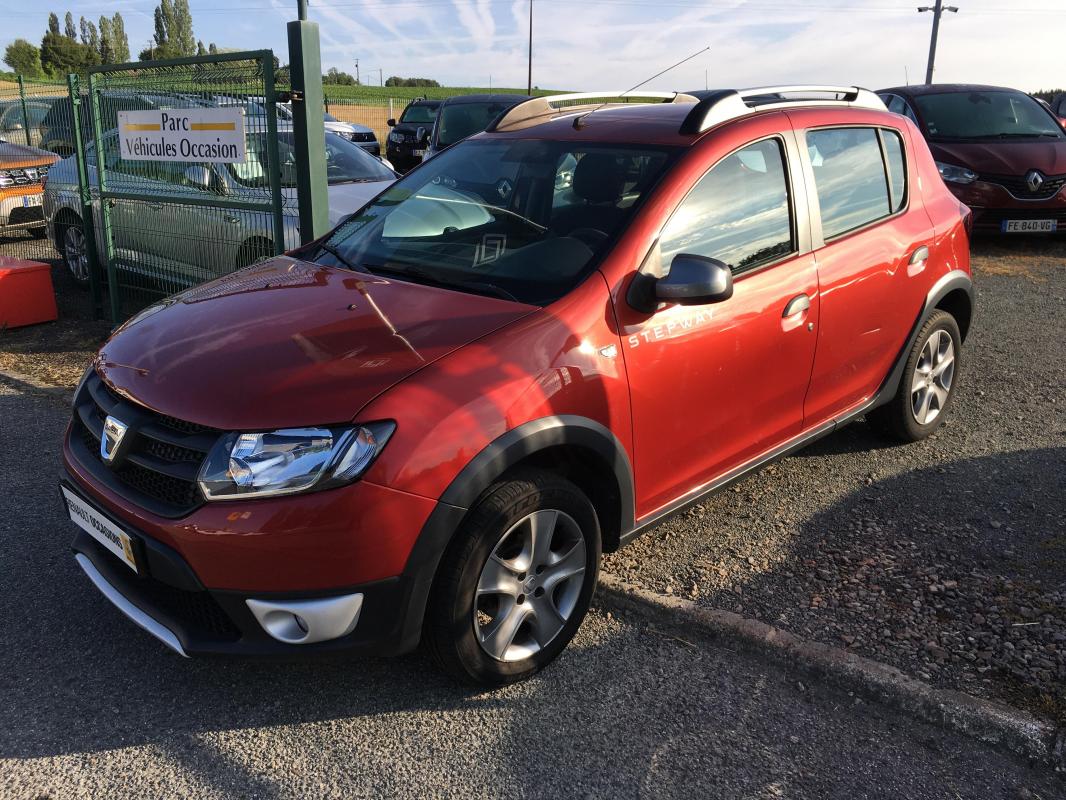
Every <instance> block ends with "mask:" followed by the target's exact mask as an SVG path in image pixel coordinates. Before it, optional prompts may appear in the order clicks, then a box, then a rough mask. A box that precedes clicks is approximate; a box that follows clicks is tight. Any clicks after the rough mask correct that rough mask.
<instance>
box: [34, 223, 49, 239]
mask: <svg viewBox="0 0 1066 800" xmlns="http://www.w3.org/2000/svg"><path fill="white" fill-rule="evenodd" d="M47 235H48V228H47V227H46V226H44V225H42V226H41V227H39V228H30V236H32V237H33V238H34V239H43V238H44V237H46V236H47Z"/></svg>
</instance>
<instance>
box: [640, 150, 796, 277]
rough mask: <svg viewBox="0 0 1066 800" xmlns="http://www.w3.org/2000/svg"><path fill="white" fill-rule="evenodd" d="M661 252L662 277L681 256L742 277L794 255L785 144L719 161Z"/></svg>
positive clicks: (682, 210) (672, 225) (674, 221)
mask: <svg viewBox="0 0 1066 800" xmlns="http://www.w3.org/2000/svg"><path fill="white" fill-rule="evenodd" d="M659 247H660V253H661V257H662V264H663V269H664V271H668V270H669V264H670V261H671V260H672V259H673V257H674V256H675V255H677V254H678V253H691V254H694V255H700V256H707V257H709V258H716V259H718V260H719V261H722V262H723V263H725V264H728V265H729V267H730V269H732V270H733V271H734V272H740V271H742V270H744V269H747V268H749V267H754V266H757V265H758V264H762V263H764V262H766V261H771V260H773V259H775V258H779V257H780V256H783V255H786V254H788V253H790V252H792V249H793V247H792V221H791V215H790V213H789V202H788V178H787V174H786V171H785V161H784V154H783V152H782V150H781V143H780V142H779V141H778V140H776V139H769V140H767V141H764V142H758V143H756V144H753V145H749V146H748V147H745V148H743V149H741V150H738V151H737V152H735V153H733V154H732V155H729V156H726V157H725V158H724V159H722V160H721V161H719V162H718V163H717V164H716V165H715V166H714V167H713V168H712V169H711V171H710V172H708V173H707V174H706V175H704V176H703V177H702V178H701V179H700V182H699V183H698V184H696V186H695V188H694V189H693V190H692V192H691V193H690V194H689V195H688V197H686V198H685V200H684V201H683V202H682V203H681V205H680V206H679V207H678V209H677V211H675V212H674V214H673V216H672V217H671V218H670V222H669V223H667V225H666V229H665V230H664V231H663V234H662V237H661V238H660V240H659Z"/></svg>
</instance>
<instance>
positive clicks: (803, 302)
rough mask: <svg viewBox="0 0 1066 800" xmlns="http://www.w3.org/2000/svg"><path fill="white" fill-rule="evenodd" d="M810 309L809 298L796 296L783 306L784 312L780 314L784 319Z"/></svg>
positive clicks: (803, 295) (801, 295)
mask: <svg viewBox="0 0 1066 800" xmlns="http://www.w3.org/2000/svg"><path fill="white" fill-rule="evenodd" d="M810 307H811V298H809V297H808V296H807V295H805V294H798V295H796V296H795V297H793V298H792V299H791V300H789V301H788V305H786V306H785V310H784V311H783V312H782V313H781V316H782V317H785V318H788V317H793V316H795V315H796V314H799V313H800V312H802V311H806V310H807V309H808V308H810Z"/></svg>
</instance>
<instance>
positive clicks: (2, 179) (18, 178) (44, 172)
mask: <svg viewBox="0 0 1066 800" xmlns="http://www.w3.org/2000/svg"><path fill="white" fill-rule="evenodd" d="M47 177H48V167H47V166H44V165H42V166H39V167H16V168H14V169H0V189H11V188H18V189H22V188H25V187H27V186H42V185H43V184H44V179H45V178H47Z"/></svg>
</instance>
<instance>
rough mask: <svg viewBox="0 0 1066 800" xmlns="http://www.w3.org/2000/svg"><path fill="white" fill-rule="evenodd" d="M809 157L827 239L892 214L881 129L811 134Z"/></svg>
mask: <svg viewBox="0 0 1066 800" xmlns="http://www.w3.org/2000/svg"><path fill="white" fill-rule="evenodd" d="M807 152H808V154H809V155H810V159H811V167H812V168H813V171H814V185H815V189H816V190H817V192H818V205H819V207H820V209H821V214H822V235H823V237H824V238H825V239H832V238H833V237H834V236H839V235H841V234H843V233H847V232H848V231H852V230H855V229H856V228H861V227H862V226H864V225H868V224H869V223H871V222H874V221H876V220H878V219H881V218H883V217H887V216H889V215H890V214H891V213H892V205H891V201H890V200H889V193H888V181H887V180H886V176H885V162H884V160H883V158H882V157H881V145H880V144H879V142H878V140H877V130H876V129H874V128H831V129H828V130H820V131H809V132H808V133H807Z"/></svg>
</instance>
